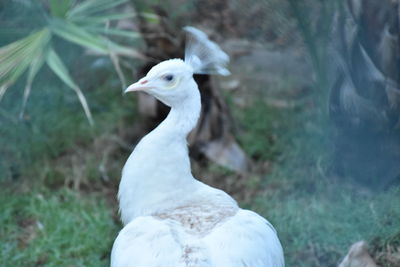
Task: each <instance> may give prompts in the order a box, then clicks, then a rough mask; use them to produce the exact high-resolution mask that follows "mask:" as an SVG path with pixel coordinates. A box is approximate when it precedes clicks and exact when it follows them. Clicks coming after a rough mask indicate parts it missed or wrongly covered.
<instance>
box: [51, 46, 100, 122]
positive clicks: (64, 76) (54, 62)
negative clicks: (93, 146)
mask: <svg viewBox="0 0 400 267" xmlns="http://www.w3.org/2000/svg"><path fill="white" fill-rule="evenodd" d="M46 62H47V65H49V67H50V69H51V70H52V71H53V72H54V73H55V74H56V75H57V76H58V77H59V78H60V79H61V80H62V81H63V82H64V83H65V84H66V85H68V86H69V87H70V88H71V89H72V90H74V91H75V93H76V95H77V96H78V99H79V101H80V102H81V105H82V107H83V110H84V111H85V115H86V118H87V119H88V121H89V123H90V124H91V125H93V118H92V114H91V112H90V109H89V106H88V104H87V101H86V98H85V96H84V95H83V93H82V91H81V89H80V88H79V87H78V85H77V84H76V83H75V82H74V81H73V79H72V78H71V76H70V74H69V72H68V69H67V68H66V67H65V65H64V63H63V62H62V61H61V59H60V57H59V56H58V55H57V53H56V52H55V51H54V50H53V49H52V48H50V49H49V52H48V53H47V57H46Z"/></svg>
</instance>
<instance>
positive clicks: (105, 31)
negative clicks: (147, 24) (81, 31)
mask: <svg viewBox="0 0 400 267" xmlns="http://www.w3.org/2000/svg"><path fill="white" fill-rule="evenodd" d="M85 28H86V29H87V30H88V31H92V32H98V33H102V34H106V35H115V36H122V37H128V38H140V37H141V35H140V34H139V33H137V32H133V31H126V30H117V29H108V28H106V27H90V26H89V27H85Z"/></svg>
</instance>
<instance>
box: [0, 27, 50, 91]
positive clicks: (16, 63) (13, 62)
mask: <svg viewBox="0 0 400 267" xmlns="http://www.w3.org/2000/svg"><path fill="white" fill-rule="evenodd" d="M50 37H51V35H50V32H49V30H48V29H46V28H45V29H43V30H41V31H38V32H34V33H32V34H30V35H29V36H27V37H25V38H24V39H21V40H18V41H15V42H13V43H11V44H8V45H6V46H4V47H2V48H0V87H2V88H3V90H2V92H3V94H4V93H5V91H6V89H7V88H8V87H9V86H11V85H12V84H13V83H14V82H15V81H16V80H17V79H18V78H19V77H20V76H21V75H22V74H23V73H24V72H25V70H26V69H27V68H28V67H29V65H30V64H31V63H32V61H33V60H34V59H35V57H36V56H37V55H38V54H40V53H41V51H43V50H44V49H45V48H46V46H47V45H48V43H49V41H50ZM4 88H5V89H4Z"/></svg>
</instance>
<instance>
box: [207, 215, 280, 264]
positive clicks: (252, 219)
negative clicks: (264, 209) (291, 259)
mask: <svg viewBox="0 0 400 267" xmlns="http://www.w3.org/2000/svg"><path fill="white" fill-rule="evenodd" d="M203 241H204V244H205V245H206V246H207V249H208V251H209V253H210V256H211V260H212V263H213V266H227V267H228V266H230V267H282V266H284V265H285V264H284V257H283V250H282V246H281V244H280V242H279V239H278V237H277V235H276V231H275V229H274V228H273V226H272V225H271V224H270V223H269V222H268V221H267V220H265V219H264V218H263V217H261V216H259V215H258V214H257V213H255V212H252V211H248V210H239V211H238V212H237V214H236V215H234V216H233V217H232V218H231V219H229V220H228V221H226V222H225V223H224V224H222V225H220V226H218V227H216V228H215V229H214V230H213V231H212V232H211V233H210V234H209V235H207V236H206V237H204V239H203Z"/></svg>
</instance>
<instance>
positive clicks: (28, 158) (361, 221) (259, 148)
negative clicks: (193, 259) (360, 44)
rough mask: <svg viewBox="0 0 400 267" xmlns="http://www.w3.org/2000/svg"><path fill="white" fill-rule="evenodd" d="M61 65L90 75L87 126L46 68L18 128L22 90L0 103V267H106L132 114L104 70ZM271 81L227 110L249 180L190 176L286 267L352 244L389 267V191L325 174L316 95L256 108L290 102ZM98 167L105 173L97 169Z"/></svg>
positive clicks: (219, 173) (285, 87)
mask: <svg viewBox="0 0 400 267" xmlns="http://www.w3.org/2000/svg"><path fill="white" fill-rule="evenodd" d="M67 52H68V53H72V52H74V51H72V50H67ZM67 57H69V56H67ZM69 58H72V59H73V58H74V57H72V56H71V57H69ZM69 64H72V65H73V64H75V66H76V69H78V70H79V69H81V70H82V69H90V70H91V71H93V73H96V74H95V77H92V78H90V75H87V72H84V73H83V74H80V75H82V77H80V79H81V80H82V83H84V84H86V86H84V87H85V91H84V92H85V94H86V96H87V99H88V102H89V105H90V107H91V108H92V111H93V115H94V120H95V123H96V124H95V127H94V128H91V127H90V126H89V125H88V124H87V121H86V119H85V117H84V114H83V112H82V110H81V107H80V104H79V102H78V101H77V99H76V98H75V95H74V93H73V92H72V91H68V90H65V88H60V87H61V83H57V82H54V81H53V80H54V79H53V78H54V77H53V78H52V76H51V75H50V74H49V73H48V72H46V71H45V72H44V73H43V74H42V75H43V76H42V77H41V78H40V77H39V79H38V81H37V84H36V85H35V87H36V88H40V90H34V91H32V96H31V98H30V100H29V102H28V106H27V110H26V112H27V115H26V117H25V119H24V120H22V121H19V120H18V119H17V115H18V113H19V107H20V106H19V104H18V103H19V102H18V101H19V100H20V99H21V93H22V92H21V90H10V91H9V92H10V93H7V94H6V95H5V97H4V99H3V101H2V103H1V105H0V136H1V138H0V147H1V151H0V209H1V211H2V212H1V213H0V225H2V227H1V228H0V240H1V243H0V265H1V266H6V267H7V266H109V253H110V250H111V245H112V242H113V240H114V238H115V236H116V234H117V232H118V230H119V229H120V228H121V226H120V224H119V222H118V219H117V212H116V210H117V203H116V201H115V195H116V192H115V191H116V188H117V185H118V182H119V175H120V170H121V168H122V165H123V161H124V160H125V159H126V156H127V151H126V150H125V149H123V148H121V146H120V145H118V144H116V142H115V139H113V138H114V137H119V138H120V139H121V140H123V142H127V143H129V142H132V141H133V140H134V138H133V135H134V134H132V133H130V132H131V131H132V132H133V131H134V130H133V129H132V125H134V124H135V122H137V121H135V115H134V114H132V113H133V112H134V111H135V107H134V104H133V103H132V101H130V99H129V98H127V97H124V98H122V97H121V93H120V90H119V88H117V87H118V86H119V84H112V85H110V82H109V81H110V80H111V81H113V79H112V78H111V77H110V76H109V74H108V73H112V72H113V71H111V70H109V69H107V68H105V69H93V67H92V66H90V65H84V64H86V63H85V62H81V61H77V62H76V63H74V62H73V60H71V62H69ZM71 69H74V65H73V66H72V68H71ZM108 70H109V71H108ZM259 71H260V72H261V74H262V75H263V73H264V70H263V69H262V68H261V69H260V70H259ZM77 75H78V76H79V73H74V76H77ZM249 80H251V79H248V81H249ZM255 80H256V79H255ZM256 81H257V80H256ZM274 81H275V82H276V83H277V84H270V85H268V86H269V87H270V88H263V90H264V91H267V92H266V93H265V92H264V93H262V94H258V93H255V94H254V95H253V96H252V97H251V98H253V99H257V100H254V101H253V103H251V104H250V105H247V106H246V107H244V108H243V107H242V108H238V107H235V108H233V109H232V110H233V111H234V117H235V118H236V120H237V122H238V125H239V128H240V131H239V136H238V138H239V142H240V144H241V145H242V147H243V148H244V150H245V151H246V152H247V154H248V155H249V157H250V158H251V159H252V162H253V165H254V166H253V171H252V172H251V173H250V174H248V175H247V176H240V175H235V174H233V173H232V172H230V171H226V170H224V169H223V168H221V167H218V166H215V165H213V164H210V165H208V167H205V166H200V167H199V166H197V167H196V168H195V174H196V172H198V173H197V174H199V175H196V176H199V177H203V176H205V175H208V176H209V177H211V180H210V181H207V182H210V183H212V182H213V181H212V179H214V180H215V181H214V182H215V183H216V184H218V186H220V187H221V188H223V189H225V190H228V191H229V192H230V193H233V194H234V195H235V197H237V198H238V200H240V202H241V205H242V206H243V207H246V208H250V209H253V210H255V211H257V212H259V213H260V214H262V215H263V216H265V217H266V218H268V220H270V221H271V222H272V223H273V225H274V226H275V228H276V229H277V231H278V233H279V237H280V239H281V241H282V245H283V247H284V251H285V258H286V262H287V266H328V267H329V266H337V264H338V263H339V261H340V260H341V258H343V256H344V255H345V254H346V253H347V250H348V248H349V247H350V246H351V245H352V244H353V243H354V242H356V241H359V240H362V239H364V240H366V241H368V242H369V244H370V248H371V252H372V253H373V255H374V256H375V258H376V259H377V260H378V263H379V264H380V265H381V266H396V265H395V264H396V263H391V262H395V261H393V258H395V257H396V249H397V248H398V247H399V246H400V233H399V229H400V188H399V187H393V188H391V189H390V190H385V191H383V190H373V189H371V188H366V187H363V186H361V185H358V184H355V183H353V182H352V181H351V180H349V179H346V178H345V177H344V178H339V177H336V176H335V175H334V173H333V172H332V171H331V168H332V166H331V162H332V158H331V157H332V155H331V151H332V143H331V142H330V140H331V138H330V137H331V136H332V134H333V131H334V129H332V128H331V126H330V123H329V119H328V118H327V116H326V114H325V112H323V110H324V108H322V107H321V99H323V97H321V96H320V95H319V94H318V93H316V92H313V91H312V90H311V89H308V91H307V92H306V93H305V94H303V93H301V101H297V100H298V99H291V100H293V103H296V104H295V105H286V106H285V105H283V106H282V105H273V104H271V101H267V100H271V99H270V98H271V95H273V97H274V98H279V97H280V98H282V99H290V98H293V95H296V94H293V92H292V91H293V89H294V88H295V87H296V86H297V84H296V80H295V79H293V80H292V79H291V78H289V77H286V76H285V77H279V76H276V77H274ZM104 84H106V85H104ZM16 86H17V87H18V84H17V85H16ZM262 86H265V85H262ZM273 88H275V89H273ZM245 90H246V89H245ZM269 91H271V92H269ZM248 92H255V91H246V92H245V93H246V94H247V95H248ZM232 94H234V93H232ZM247 97H248V98H249V96H247ZM297 97H299V96H298V95H297V96H295V97H294V98H297ZM16 99H17V100H16ZM15 103H17V104H15ZM231 105H233V101H232V103H231ZM121 140H119V141H121ZM105 159H107V160H105ZM103 161H104V164H103V165H104V166H105V173H104V170H100V169H99V165H100V163H103ZM199 169H202V170H199ZM200 173H201V175H200ZM382 252H384V254H382ZM397 253H398V252H397ZM390 255H394V256H390Z"/></svg>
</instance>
